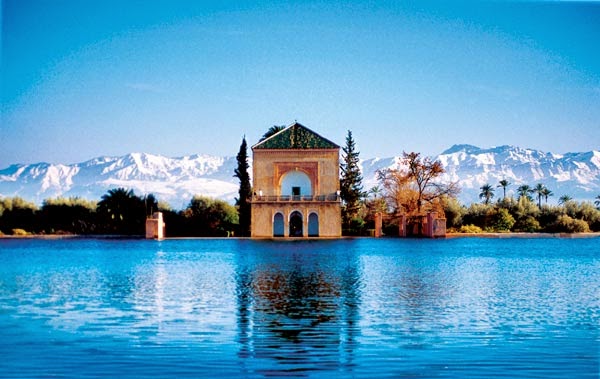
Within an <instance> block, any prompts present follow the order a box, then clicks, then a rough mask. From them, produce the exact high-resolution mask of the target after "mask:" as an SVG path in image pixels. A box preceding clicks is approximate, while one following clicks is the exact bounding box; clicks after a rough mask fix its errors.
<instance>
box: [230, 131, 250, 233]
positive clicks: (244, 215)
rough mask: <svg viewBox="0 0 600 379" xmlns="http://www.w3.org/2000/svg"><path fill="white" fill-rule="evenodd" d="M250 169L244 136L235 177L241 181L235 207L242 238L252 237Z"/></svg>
mask: <svg viewBox="0 0 600 379" xmlns="http://www.w3.org/2000/svg"><path fill="white" fill-rule="evenodd" d="M249 167H250V165H248V153H247V145H246V136H244V138H243V139H242V144H241V145H240V151H239V152H238V154H237V168H236V169H235V174H234V175H233V176H234V177H236V178H238V179H239V180H240V190H239V197H238V198H237V199H236V203H235V205H237V207H238V215H239V222H240V230H239V235H240V236H241V237H248V236H250V222H251V216H250V212H251V210H250V197H251V196H252V187H251V186H250V175H248V168H249Z"/></svg>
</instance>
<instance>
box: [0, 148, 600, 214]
mask: <svg viewBox="0 0 600 379" xmlns="http://www.w3.org/2000/svg"><path fill="white" fill-rule="evenodd" d="M434 158H435V159H439V160H440V161H441V162H442V164H443V165H444V167H445V168H446V171H447V173H446V174H445V178H444V179H449V180H453V181H458V182H459V184H460V186H461V189H462V190H461V193H460V199H461V201H463V202H464V203H471V202H477V201H479V199H478V195H479V192H480V190H479V187H481V186H482V185H483V184H486V183H490V184H492V185H497V184H498V182H499V181H500V180H502V179H506V180H508V181H509V182H511V183H512V185H511V186H510V187H509V189H508V193H507V195H511V194H514V192H515V190H516V188H517V187H518V186H519V185H521V184H529V185H530V186H532V187H533V186H534V185H535V184H537V183H543V184H544V185H546V186H547V187H548V188H549V189H550V190H552V191H553V193H554V194H555V196H554V198H551V199H550V201H553V202H556V200H557V199H558V197H560V196H561V195H565V194H567V195H569V196H571V197H573V198H574V199H576V200H593V198H594V197H596V196H597V195H600V152H599V151H595V150H594V151H590V152H586V153H568V154H564V155H558V154H552V153H545V152H541V151H538V150H532V149H522V148H519V147H514V146H499V147H494V148H489V149H482V148H479V147H476V146H471V145H454V146H452V147H451V148H449V149H448V150H446V151H444V152H443V153H441V154H440V155H438V156H436V157H434ZM399 161H400V158H399V157H391V158H382V159H379V158H372V159H365V160H362V161H361V167H362V169H363V177H364V188H365V189H369V188H371V187H373V186H375V185H376V184H377V180H376V171H377V170H378V169H381V168H387V167H396V166H397V165H398V162H399ZM235 167H236V160H235V157H215V156H209V155H190V156H184V157H178V158H167V157H163V156H160V155H153V154H145V153H131V154H127V155H125V156H122V157H99V158H94V159H92V160H89V161H86V162H82V163H76V164H70V165H64V164H48V163H37V164H29V165H21V164H14V165H11V166H9V167H7V168H5V169H2V170H0V196H21V197H23V198H25V199H27V200H31V201H34V202H36V203H41V202H42V201H43V200H44V199H47V198H51V197H57V196H65V197H68V196H79V197H83V198H87V199H91V200H98V199H100V197H101V196H102V195H103V194H105V193H106V191H107V190H108V189H110V188H115V187H126V188H131V189H133V190H134V191H135V193H136V194H138V195H144V194H149V193H153V194H154V195H156V196H157V198H158V199H159V200H162V201H166V202H168V203H170V204H171V205H172V206H173V207H174V208H176V209H181V208H184V207H185V206H187V204H188V203H189V201H190V199H191V198H192V196H193V195H194V194H202V195H206V196H211V197H218V198H221V199H225V200H229V201H233V200H234V198H235V196H237V190H238V180H237V178H234V177H233V170H234V169H235ZM501 193H502V191H501V189H500V188H498V189H497V191H496V194H497V197H498V196H501Z"/></svg>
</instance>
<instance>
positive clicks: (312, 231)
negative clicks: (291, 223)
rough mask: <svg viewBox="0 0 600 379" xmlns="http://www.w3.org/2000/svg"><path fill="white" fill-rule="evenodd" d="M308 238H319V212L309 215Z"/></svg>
mask: <svg viewBox="0 0 600 379" xmlns="http://www.w3.org/2000/svg"><path fill="white" fill-rule="evenodd" d="M308 236H309V237H318V236H319V214H318V213H317V212H311V213H310V214H309V215H308Z"/></svg>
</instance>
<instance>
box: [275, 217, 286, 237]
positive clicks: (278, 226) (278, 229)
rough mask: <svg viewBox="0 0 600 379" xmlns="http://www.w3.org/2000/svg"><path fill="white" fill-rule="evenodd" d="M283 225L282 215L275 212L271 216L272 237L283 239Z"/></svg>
mask: <svg viewBox="0 0 600 379" xmlns="http://www.w3.org/2000/svg"><path fill="white" fill-rule="evenodd" d="M284 233H285V225H284V222H283V213H281V212H276V213H275V214H274V215H273V237H283V236H284V235H285V234H284Z"/></svg>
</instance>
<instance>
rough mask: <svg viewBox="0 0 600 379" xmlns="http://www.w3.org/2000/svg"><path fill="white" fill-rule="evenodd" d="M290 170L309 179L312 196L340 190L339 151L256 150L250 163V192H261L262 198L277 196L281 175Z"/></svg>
mask: <svg viewBox="0 0 600 379" xmlns="http://www.w3.org/2000/svg"><path fill="white" fill-rule="evenodd" d="M294 163H298V164H297V165H294ZM313 166H314V167H315V168H313ZM294 169H298V170H301V171H303V172H305V173H306V174H307V175H308V176H309V178H311V181H312V182H313V194H314V195H328V194H333V193H336V192H337V191H338V190H339V189H340V180H339V177H340V175H339V149H326V150H317V149H298V150H283V149H273V150H266V149H256V150H254V151H253V163H252V173H253V177H252V186H253V188H254V191H255V192H257V193H258V192H259V191H262V193H263V195H265V196H278V195H280V188H279V185H280V182H281V178H282V176H283V175H285V173H286V172H288V171H289V170H294ZM313 170H314V171H313Z"/></svg>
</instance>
